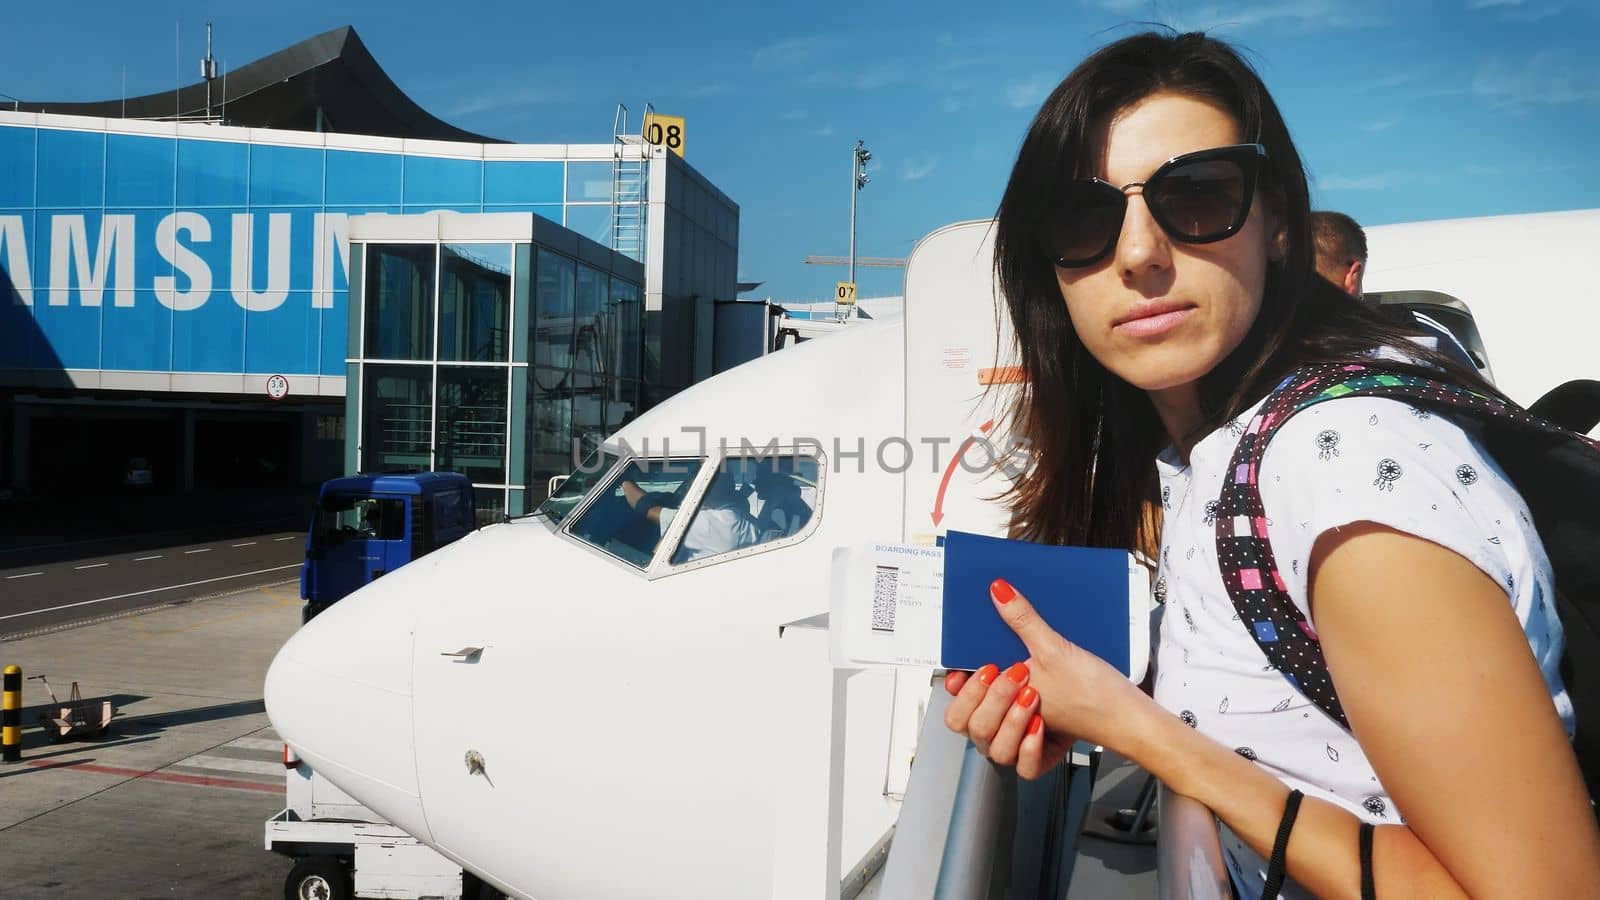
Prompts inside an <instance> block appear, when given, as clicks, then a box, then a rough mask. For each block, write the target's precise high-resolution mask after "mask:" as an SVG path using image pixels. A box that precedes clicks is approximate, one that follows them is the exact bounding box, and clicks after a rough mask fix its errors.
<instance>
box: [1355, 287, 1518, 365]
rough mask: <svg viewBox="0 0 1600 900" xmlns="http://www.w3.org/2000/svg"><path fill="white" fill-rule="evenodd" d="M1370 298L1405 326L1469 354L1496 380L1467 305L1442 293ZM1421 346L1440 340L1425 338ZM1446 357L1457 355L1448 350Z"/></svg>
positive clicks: (1381, 293) (1372, 295)
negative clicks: (1449, 341) (1416, 329)
mask: <svg viewBox="0 0 1600 900" xmlns="http://www.w3.org/2000/svg"><path fill="white" fill-rule="evenodd" d="M1367 299H1368V300H1369V301H1372V302H1375V303H1376V304H1377V308H1378V310H1379V312H1380V313H1382V314H1383V315H1385V316H1386V317H1388V318H1391V319H1393V320H1394V321H1396V322H1398V323H1400V324H1402V325H1406V326H1408V327H1412V328H1419V329H1420V330H1421V331H1423V332H1424V333H1425V334H1427V335H1430V336H1431V335H1438V336H1439V337H1441V338H1443V339H1445V340H1452V341H1453V342H1454V343H1455V344H1456V345H1457V346H1459V347H1460V348H1461V349H1462V350H1465V351H1466V354H1467V357H1468V358H1469V359H1470V360H1471V362H1472V364H1473V366H1474V367H1475V368H1477V370H1478V372H1479V374H1481V375H1483V377H1484V378H1486V379H1488V380H1489V381H1490V382H1491V383H1492V382H1493V381H1494V371H1493V369H1492V368H1491V367H1490V365H1489V353H1488V351H1487V349H1486V348H1485V347H1484V344H1483V337H1482V335H1480V334H1479V333H1478V325H1477V323H1476V322H1475V321H1474V320H1473V318H1472V310H1470V309H1468V308H1467V304H1465V303H1463V302H1462V301H1460V300H1458V299H1456V298H1455V297H1452V296H1450V295H1449V294H1445V293H1441V292H1439V291H1379V292H1377V293H1369V294H1367ZM1422 343H1424V345H1425V346H1430V347H1433V346H1437V339H1435V340H1429V338H1424V339H1423V341H1422ZM1446 355H1451V356H1454V355H1457V354H1455V353H1450V352H1449V351H1448V350H1447V351H1446Z"/></svg>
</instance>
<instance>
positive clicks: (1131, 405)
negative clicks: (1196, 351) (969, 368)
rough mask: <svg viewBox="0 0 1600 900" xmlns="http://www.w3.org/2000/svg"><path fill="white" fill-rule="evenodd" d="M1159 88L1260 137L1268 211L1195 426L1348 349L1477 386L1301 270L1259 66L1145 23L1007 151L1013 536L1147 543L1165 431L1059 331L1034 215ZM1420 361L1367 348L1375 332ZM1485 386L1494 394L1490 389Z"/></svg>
mask: <svg viewBox="0 0 1600 900" xmlns="http://www.w3.org/2000/svg"><path fill="white" fill-rule="evenodd" d="M1158 92H1167V93H1174V94H1181V95H1186V96H1192V97H1197V98H1200V99H1204V100H1208V101H1210V102H1213V103H1215V104H1217V105H1218V106H1220V107H1221V108H1222V109H1224V110H1227V111H1228V112H1229V114H1231V115H1232V116H1233V117H1234V119H1235V121H1236V122H1237V123H1238V125H1239V132H1240V134H1241V135H1242V136H1243V139H1244V140H1247V141H1252V142H1257V143H1261V144H1263V145H1265V146H1266V149H1267V161H1266V165H1265V167H1264V169H1263V171H1262V173H1261V176H1260V183H1259V187H1258V191H1259V193H1260V196H1261V198H1262V201H1263V203H1262V205H1263V208H1266V209H1270V210H1271V211H1272V212H1273V214H1274V218H1275V219H1276V220H1277V221H1278V222H1279V223H1281V224H1280V228H1281V231H1280V232H1279V233H1278V234H1277V235H1275V236H1273V237H1272V240H1275V241H1277V242H1278V248H1279V249H1280V250H1281V251H1282V253H1281V257H1280V259H1278V260H1276V261H1272V262H1269V263H1268V265H1267V277H1266V284H1265V287H1264V289H1263V297H1262V303H1261V307H1260V312H1259V313H1258V314H1257V316H1256V319H1255V322H1254V323H1253V324H1252V325H1251V327H1250V330H1249V332H1248V333H1247V334H1246V335H1245V338H1244V339H1243V340H1242V341H1241V342H1240V344H1239V346H1238V347H1237V348H1235V349H1234V351H1233V352H1232V353H1230V354H1229V355H1228V356H1227V358H1225V359H1224V360H1223V361H1222V362H1221V363H1219V364H1218V365H1217V366H1216V367H1215V368H1214V369H1212V370H1211V371H1210V372H1208V373H1207V374H1206V375H1205V376H1204V377H1203V378H1202V379H1201V382H1200V391H1199V394H1200V403H1201V410H1202V415H1203V424H1202V425H1201V427H1200V429H1199V430H1198V431H1197V433H1196V434H1194V435H1189V436H1186V437H1189V438H1196V437H1199V436H1201V435H1205V434H1208V433H1210V432H1211V431H1214V430H1215V429H1216V428H1218V427H1219V426H1221V425H1222V424H1223V423H1224V422H1226V421H1227V420H1229V419H1232V418H1235V417H1237V416H1238V415H1239V414H1240V413H1242V412H1243V411H1244V410H1245V409H1247V408H1249V406H1250V405H1251V404H1252V403H1254V402H1255V401H1257V400H1259V399H1260V398H1261V397H1263V396H1265V394H1266V393H1267V391H1268V390H1269V389H1270V387H1271V385H1272V384H1274V383H1276V382H1277V381H1278V380H1279V379H1281V378H1282V377H1283V376H1284V375H1286V374H1288V372H1290V371H1292V370H1293V369H1294V368H1296V367H1298V366H1301V365H1306V364H1310V363H1317V362H1335V361H1337V362H1358V363H1364V364H1368V365H1381V366H1384V367H1386V368H1390V369H1394V370H1397V371H1409V372H1413V373H1416V374H1421V375H1428V376H1434V377H1438V376H1439V375H1440V373H1439V372H1438V371H1437V370H1436V369H1430V368H1428V366H1429V365H1432V366H1437V367H1439V368H1443V369H1444V370H1445V374H1444V376H1443V377H1446V378H1448V379H1450V380H1453V381H1456V382H1457V383H1463V384H1470V385H1472V386H1473V387H1474V388H1475V389H1479V390H1484V389H1487V388H1488V386H1487V385H1486V384H1484V383H1483V381H1482V379H1481V378H1480V377H1479V376H1478V374H1477V373H1476V372H1472V371H1469V370H1468V369H1467V368H1466V367H1464V366H1462V365H1460V364H1458V363H1456V362H1454V361H1453V360H1451V359H1449V358H1448V357H1446V356H1444V355H1442V354H1439V353H1436V352H1433V351H1430V350H1425V349H1424V348H1422V347H1421V346H1419V345H1416V344H1414V343H1412V342H1410V338H1411V337H1413V336H1415V335H1416V334H1418V333H1420V332H1417V331H1412V330H1408V329H1406V328H1403V327H1401V326H1398V325H1396V324H1394V323H1393V322H1390V321H1389V320H1387V319H1384V318H1381V317H1380V316H1378V315H1377V314H1376V313H1374V312H1371V311H1369V310H1367V309H1365V308H1363V307H1362V306H1361V304H1359V303H1358V302H1356V301H1355V300H1354V299H1352V298H1350V297H1348V296H1346V295H1345V294H1344V293H1343V292H1342V291H1340V290H1339V289H1338V288H1336V287H1334V286H1333V285H1332V284H1330V283H1328V282H1327V281H1325V280H1324V279H1322V278H1321V277H1318V276H1317V275H1316V274H1315V270H1314V268H1313V259H1312V254H1313V249H1312V248H1313V245H1312V242H1311V227H1310V199H1309V193H1308V190H1307V188H1306V177H1305V170H1304V167H1303V166H1302V164H1301V162H1300V155H1299V153H1298V152H1297V151H1296V150H1295V147H1294V142H1293V140H1292V139H1291V138H1290V137H1289V130H1288V127H1287V126H1286V125H1285V124H1284V122H1283V117H1282V116H1281V115H1280V114H1279V112H1278V108H1277V105H1276V104H1275V103H1273V101H1272V97H1271V95H1270V94H1268V93H1267V89H1266V86H1265V85H1264V84H1263V83H1262V82H1261V78H1260V76H1258V75H1257V74H1256V72H1255V71H1254V70H1253V69H1252V68H1251V67H1250V65H1249V64H1248V63H1246V62H1245V61H1244V60H1243V59H1241V58H1240V57H1239V55H1238V54H1237V53H1236V52H1235V51H1234V50H1233V49H1232V48H1231V47H1229V46H1228V45H1227V44H1225V43H1223V42H1221V41H1218V40H1216V39H1214V38H1210V37H1207V36H1206V35H1204V34H1197V33H1191V34H1161V33H1156V32H1150V33H1145V34H1137V35H1133V36H1131V37H1128V38H1124V39H1122V40H1120V41H1117V42H1116V43H1113V44H1110V45H1108V46H1106V47H1103V48H1101V49H1100V50H1099V51H1097V52H1096V53H1094V54H1093V55H1092V56H1090V57H1089V58H1088V59H1086V60H1084V62H1083V63H1082V64H1080V65H1079V66H1078V67H1077V68H1076V69H1074V70H1073V71H1072V73H1071V74H1069V75H1068V76H1067V78H1066V80H1064V81H1063V82H1062V83H1061V84H1060V85H1059V86H1058V87H1057V88H1056V89H1055V91H1054V92H1053V93H1051V95H1050V97H1049V98H1048V99H1046V100H1045V102H1044V105H1043V107H1042V108H1040V110H1039V113H1038V115H1037V116H1036V117H1035V118H1034V120H1033V124H1032V125H1031V126H1030V127H1029V129H1028V133H1027V136H1026V137H1025V138H1024V139H1023V143H1022V147H1021V149H1020V150H1019V151H1018V154H1017V161H1016V165H1015V166H1014V167H1013V168H1012V171H1011V178H1010V181H1009V182H1008V183H1007V185H1006V191H1005V195H1004V197H1003V198H1002V199H1001V201H1000V208H999V211H998V213H997V216H996V218H997V221H996V228H995V256H994V266H995V274H996V276H997V280H998V283H999V287H1000V291H1001V293H1002V294H1003V295H1004V297H1005V302H1006V307H1007V310H1008V312H1009V314H1010V316H1011V324H1012V330H1013V333H1014V334H1015V345H1014V347H1013V348H1012V349H1013V352H1014V353H1015V355H1016V358H1017V359H1019V361H1020V362H1021V365H1022V369H1023V373H1024V376H1025V380H1024V383H1023V385H1022V387H1021V389H1020V390H1019V391H1018V392H1017V394H1016V395H1015V398H1016V399H1015V400H1014V402H1013V404H1012V408H1011V410H1010V421H1011V423H1012V428H1013V431H1014V437H1017V438H1022V439H1025V440H1027V441H1028V443H1029V446H1030V448H1031V452H1032V454H1033V457H1034V462H1035V465H1034V466H1033V467H1032V469H1030V470H1029V471H1028V472H1027V473H1025V474H1024V475H1022V476H1021V477H1020V478H1018V479H1017V481H1016V482H1015V483H1014V484H1013V485H1012V487H1011V489H1010V490H1009V491H1008V492H1007V493H1006V494H1005V499H1006V501H1007V502H1008V503H1009V505H1010V507H1011V511H1012V525H1011V532H1012V535H1013V536H1014V537H1019V538H1024V539H1027V540H1034V541H1041V542H1046V543H1059V544H1075V545H1082V546H1095V547H1118V548H1128V549H1143V550H1147V551H1148V550H1149V549H1150V548H1153V547H1154V546H1155V545H1156V543H1157V535H1156V533H1155V532H1156V529H1157V528H1158V527H1159V519H1158V517H1154V516H1151V515H1149V510H1150V509H1151V505H1152V504H1154V508H1156V509H1159V503H1158V498H1157V476H1156V468H1155V462H1154V461H1155V457H1156V455H1157V453H1159V452H1160V450H1161V448H1162V447H1163V446H1164V445H1165V444H1166V443H1168V442H1169V440H1170V437H1169V436H1168V435H1167V434H1166V433H1165V431H1164V429H1163V427H1162V424H1161V421H1160V419H1159V418H1158V417H1157V416H1156V412H1155V408H1154V406H1153V405H1152V404H1151V402H1150V400H1149V397H1148V396H1147V395H1146V394H1145V393H1144V391H1142V390H1140V389H1138V388H1136V387H1134V386H1133V385H1130V384H1128V383H1127V382H1126V381H1124V380H1122V379H1121V378H1119V377H1117V376H1116V375H1114V374H1112V373H1111V372H1109V371H1107V370H1106V369H1105V367H1104V366H1102V365H1101V364H1100V363H1099V361H1097V360H1096V359H1095V358H1094V357H1093V356H1092V355H1090V353H1089V352H1088V350H1086V349H1085V348H1084V346H1083V343H1082V342H1081V341H1079V340H1078V336H1077V334H1076V333H1074V332H1073V330H1072V325H1071V321H1070V320H1069V318H1068V315H1067V309H1066V304H1065V302H1064V301H1063V300H1062V297H1061V290H1060V287H1059V286H1058V284H1057V281H1056V276H1055V269H1054V263H1053V261H1052V260H1051V259H1050V258H1049V257H1048V256H1047V255H1046V253H1045V252H1044V250H1043V248H1042V245H1041V243H1040V241H1039V234H1040V228H1041V224H1042V223H1043V222H1044V221H1045V219H1046V217H1047V215H1048V213H1049V212H1050V211H1051V209H1052V208H1053V206H1054V204H1056V203H1057V202H1059V201H1058V198H1059V197H1060V196H1062V194H1063V189H1064V188H1065V187H1066V185H1067V184H1068V182H1069V181H1070V180H1071V179H1073V178H1077V177H1083V176H1084V175H1086V174H1092V173H1091V171H1090V169H1091V166H1092V158H1091V156H1090V154H1089V142H1090V139H1091V136H1092V134H1093V133H1094V128H1095V127H1096V126H1097V125H1098V124H1100V123H1102V122H1105V121H1107V120H1108V119H1109V117H1111V116H1113V115H1115V114H1116V113H1117V112H1119V111H1121V110H1123V109H1126V108H1127V107H1129V106H1130V105H1132V104H1134V103H1136V102H1138V101H1140V100H1142V99H1144V98H1145V97H1148V96H1150V95H1152V94H1155V93H1158ZM1386 345H1387V346H1396V347H1404V348H1406V353H1407V354H1409V355H1411V356H1414V357H1416V358H1418V359H1419V360H1420V361H1421V363H1422V365H1410V364H1407V363H1400V362H1388V361H1383V362H1379V361H1377V360H1375V359H1373V358H1372V357H1371V356H1370V354H1371V351H1372V350H1374V349H1375V348H1377V347H1380V346H1386ZM1497 395H1498V394H1497Z"/></svg>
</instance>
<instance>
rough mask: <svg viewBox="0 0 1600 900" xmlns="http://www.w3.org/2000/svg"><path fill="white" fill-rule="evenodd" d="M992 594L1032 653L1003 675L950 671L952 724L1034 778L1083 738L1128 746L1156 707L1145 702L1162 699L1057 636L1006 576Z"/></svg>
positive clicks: (948, 719)
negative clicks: (1143, 716) (1135, 723)
mask: <svg viewBox="0 0 1600 900" xmlns="http://www.w3.org/2000/svg"><path fill="white" fill-rule="evenodd" d="M989 595H990V598H991V599H992V600H993V601H994V603H995V607H996V609H997V610H998V611H999V613H1000V618H1001V619H1002V620H1004V621H1005V623H1006V624H1007V625H1009V626H1010V627H1011V630H1013V631H1015V632H1016V633H1017V636H1018V637H1020V638H1022V643H1023V645H1024V646H1026V647H1027V648H1028V653H1029V654H1030V656H1029V658H1028V660H1027V661H1026V662H1024V663H1018V664H1016V665H1014V666H1012V667H1011V668H1010V669H1007V670H1006V672H1005V674H1004V675H1003V676H1002V675H1001V674H1000V673H999V670H998V668H996V667H995V666H994V665H992V664H991V665H988V666H984V667H983V668H982V669H979V670H978V671H977V672H976V673H974V675H973V676H970V677H969V676H968V675H967V674H966V673H964V672H952V673H950V674H949V675H948V676H947V677H946V678H945V689H946V690H948V691H949V692H950V693H952V694H954V695H955V699H953V700H951V701H950V706H949V707H948V708H947V709H946V710H945V725H946V726H948V727H949V728H950V730H952V731H956V732H960V733H964V734H966V735H967V736H968V737H969V738H971V740H972V742H973V744H974V745H975V746H976V747H977V748H978V751H979V752H980V753H983V754H984V755H985V756H987V757H989V758H990V759H992V760H994V761H995V762H997V763H1000V764H1001V765H1015V766H1016V768H1017V774H1018V775H1021V776H1022V777H1023V778H1028V779H1033V778H1038V777H1039V776H1041V775H1043V774H1044V773H1046V772H1048V771H1049V770H1050V769H1051V768H1052V767H1054V766H1055V765H1056V764H1057V763H1059V762H1060V761H1061V760H1062V758H1063V757H1065V756H1066V754H1067V752H1068V751H1069V750H1070V749H1071V748H1072V744H1073V741H1074V740H1076V739H1079V738H1081V739H1083V740H1086V741H1089V742H1091V743H1094V744H1099V745H1101V746H1105V747H1111V748H1113V749H1117V748H1119V747H1121V746H1125V744H1126V739H1127V737H1128V730H1129V728H1130V727H1131V722H1132V719H1133V715H1134V714H1135V713H1137V712H1148V710H1144V709H1142V708H1141V707H1142V706H1148V705H1150V704H1152V703H1153V702H1154V701H1152V700H1151V699H1150V698H1149V697H1147V696H1146V695H1145V694H1144V693H1143V692H1142V691H1140V690H1139V688H1138V686H1136V685H1134V684H1133V683H1132V682H1130V681H1129V680H1128V679H1127V678H1126V677H1125V676H1124V675H1123V674H1122V673H1121V672H1119V671H1117V670H1116V669H1114V668H1112V667H1111V666H1110V665H1108V664H1107V663H1106V662H1105V661H1104V660H1101V659H1100V658H1099V657H1097V656H1095V655H1094V654H1092V653H1089V652H1088V651H1086V650H1084V649H1082V648H1080V647H1078V646H1077V645H1075V644H1073V643H1071V642H1070V641H1068V640H1067V639H1065V638H1063V637H1062V636H1061V635H1059V634H1057V633H1056V632H1055V631H1054V630H1053V629H1051V628H1050V626H1048V625H1046V624H1045V623H1044V621H1043V620H1042V619H1040V618H1039V616H1038V614H1037V613H1036V612H1034V609H1033V605H1032V604H1030V603H1029V602H1028V600H1027V598H1026V597H1023V596H1022V595H1021V594H1019V593H1017V591H1016V589H1015V588H1013V587H1012V586H1011V585H1010V584H1008V583H1007V582H1006V581H1005V580H1004V579H997V580H996V581H995V582H994V583H993V584H991V585H990V586H989ZM1041 723H1042V726H1043V727H1040V724H1041Z"/></svg>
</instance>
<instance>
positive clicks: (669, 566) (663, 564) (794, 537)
mask: <svg viewBox="0 0 1600 900" xmlns="http://www.w3.org/2000/svg"><path fill="white" fill-rule="evenodd" d="M769 446H771V445H765V446H760V447H757V448H755V449H756V450H757V452H755V453H743V452H729V453H724V452H720V451H719V452H717V453H714V454H711V455H710V456H709V457H708V461H710V460H715V462H714V463H713V464H711V465H708V466H706V467H705V471H708V472H710V473H711V475H712V477H715V475H716V474H717V473H719V472H721V471H722V467H723V465H724V464H725V463H726V462H727V461H728V460H730V459H768V458H771V457H785V456H788V457H801V456H803V457H807V458H810V459H812V460H815V461H816V464H817V499H816V504H815V505H814V506H812V508H811V518H809V519H807V520H806V524H805V526H804V527H802V528H801V529H800V530H799V531H797V532H795V533H794V534H791V535H785V536H784V537H781V538H777V539H775V540H770V541H762V542H761V543H757V544H751V545H750V546H748V547H740V548H739V549H737V550H729V551H727V552H725V553H714V554H710V555H707V556H701V557H697V558H695V559H689V560H684V561H683V562H680V563H674V562H673V561H672V557H673V556H675V555H677V552H678V550H679V548H681V547H682V545H683V537H684V534H685V532H687V531H688V530H689V523H690V522H691V521H693V520H694V515H689V516H684V515H682V514H681V513H680V514H679V515H678V516H677V517H676V518H675V519H674V520H673V522H672V533H671V534H668V535H663V536H662V539H661V543H662V544H665V543H666V542H667V538H669V537H671V538H672V539H673V540H672V545H671V546H670V547H669V548H667V550H666V552H662V547H661V546H660V545H658V546H657V547H656V551H657V552H656V557H657V558H656V559H655V560H654V563H655V564H654V565H653V566H652V567H651V568H652V570H654V574H653V576H652V577H655V578H663V577H666V576H668V575H677V574H679V573H681V572H692V571H694V570H696V569H703V568H705V567H706V566H714V565H717V564H718V563H723V562H731V561H733V560H736V559H747V558H749V557H751V556H756V555H758V554H761V553H766V552H768V551H771V550H781V549H783V548H785V547H792V546H794V545H795V544H798V543H800V542H801V541H803V540H805V539H806V538H808V537H810V536H811V534H812V532H814V531H816V530H817V525H818V523H819V522H820V521H821V520H822V508H823V504H824V502H825V501H824V498H825V496H826V494H827V481H828V475H827V472H828V466H827V456H826V455H825V454H824V453H823V452H822V451H821V450H819V449H817V448H816V447H814V446H813V445H811V444H804V445H795V444H788V445H780V446H778V447H777V449H776V450H775V451H774V452H772V453H767V452H765V451H766V450H767V449H768V447H769ZM741 449H742V448H741ZM710 486H711V478H709V477H708V478H705V479H703V482H702V483H701V484H700V485H698V486H697V490H696V491H694V492H692V493H693V494H694V513H695V514H698V513H699V512H700V498H701V497H703V496H704V495H705V492H706V490H707V489H709V488H710ZM688 503H689V501H688V499H687V498H685V500H684V505H685V506H687V505H688ZM679 519H682V520H683V521H682V523H681V525H682V527H679V526H680V523H679V521H678V520H679Z"/></svg>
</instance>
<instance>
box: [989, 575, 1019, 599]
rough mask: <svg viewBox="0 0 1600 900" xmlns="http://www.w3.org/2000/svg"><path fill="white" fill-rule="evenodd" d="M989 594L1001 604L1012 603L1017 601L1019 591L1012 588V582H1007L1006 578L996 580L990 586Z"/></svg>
mask: <svg viewBox="0 0 1600 900" xmlns="http://www.w3.org/2000/svg"><path fill="white" fill-rule="evenodd" d="M989 594H990V595H991V596H993V597H994V599H995V600H998V601H999V602H1001V603H1010V602H1011V601H1012V600H1014V599H1016V596H1017V589H1016V588H1014V587H1012V586H1011V584H1010V582H1007V581H1006V580H1005V579H1004V578H996V579H995V580H994V581H993V582H992V583H991V584H990V585H989Z"/></svg>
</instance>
